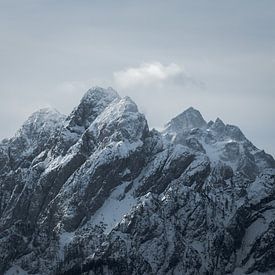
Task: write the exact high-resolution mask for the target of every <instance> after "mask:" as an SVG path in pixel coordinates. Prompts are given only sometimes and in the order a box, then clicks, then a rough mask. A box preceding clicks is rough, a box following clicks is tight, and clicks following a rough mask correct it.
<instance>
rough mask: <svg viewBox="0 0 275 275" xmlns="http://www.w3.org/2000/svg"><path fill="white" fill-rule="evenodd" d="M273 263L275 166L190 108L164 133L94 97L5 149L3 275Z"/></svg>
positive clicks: (34, 125) (26, 128)
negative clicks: (151, 128)
mask: <svg viewBox="0 0 275 275" xmlns="http://www.w3.org/2000/svg"><path fill="white" fill-rule="evenodd" d="M274 259H275V161H274V159H273V158H272V156H270V155H268V154H266V153H265V152H264V151H261V150H259V149H257V148H256V147H255V146H254V145H253V144H252V143H251V142H250V141H249V140H248V139H247V138H246V137H245V136H244V135H243V133H242V132H241V130H240V129H239V128H238V127H236V126H232V125H226V124H225V123H223V122H222V121H221V120H220V119H217V120H216V121H215V122H208V123H207V122H206V121H205V120H204V119H203V117H202V115H201V114H200V113H199V111H197V110H195V109H193V108H189V109H188V110H186V111H185V112H183V113H182V114H180V115H179V116H177V117H175V118H173V119H172V120H171V121H170V122H169V123H168V124H167V125H166V128H165V129H164V131H163V132H161V133H160V132H158V131H156V130H149V128H148V125H147V121H146V119H145V117H144V115H142V114H141V113H139V111H138V108H137V106H136V104H135V103H134V102H133V101H132V100H131V99H130V98H128V97H125V98H121V97H120V96H119V95H118V94H117V93H116V92H115V91H114V90H113V89H112V88H108V89H103V88H99V87H95V88H92V89H90V90H89V91H88V92H87V93H86V94H85V95H84V97H83V98H82V100H81V101H80V104H79V105H78V106H77V107H76V108H75V109H74V110H73V111H72V113H71V114H70V115H69V116H68V117H65V116H63V115H61V114H59V113H58V112H57V111H56V110H49V109H43V110H40V111H38V112H36V113H34V114H33V115H32V116H31V117H30V118H29V119H28V120H27V121H26V123H25V124H24V125H23V126H22V128H21V129H20V130H19V131H18V132H17V134H16V135H15V137H13V138H11V139H6V140H3V141H2V142H1V143H0V274H18V273H19V274H20V273H21V274H258V272H262V273H266V274H271V273H272V272H274V273H275V261H274ZM16 272H17V273H16ZM268 272H271V273H268Z"/></svg>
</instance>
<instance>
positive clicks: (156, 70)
mask: <svg viewBox="0 0 275 275" xmlns="http://www.w3.org/2000/svg"><path fill="white" fill-rule="evenodd" d="M114 81H115V83H116V84H117V85H118V86H119V87H121V88H131V87H136V86H150V85H158V86H162V85H163V84H164V83H171V84H181V85H182V84H195V85H197V84H199V85H202V84H201V83H200V82H197V81H195V80H194V79H193V78H192V77H190V76H188V74H187V73H186V71H185V69H184V68H183V67H181V66H179V65H178V64H175V63H171V64H169V65H167V66H165V65H163V64H161V63H160V62H153V63H143V64H141V65H140V66H139V67H131V68H127V69H125V70H122V71H118V72H114Z"/></svg>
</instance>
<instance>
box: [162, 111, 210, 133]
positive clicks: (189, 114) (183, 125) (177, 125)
mask: <svg viewBox="0 0 275 275" xmlns="http://www.w3.org/2000/svg"><path fill="white" fill-rule="evenodd" d="M206 125H207V123H206V121H205V120H204V118H203V117H202V115H201V113H200V112H199V111H198V110H196V109H195V108H193V107H189V108H188V109H186V110H185V111H184V112H182V113H181V114H179V115H178V116H176V117H175V118H173V119H172V120H171V121H170V122H169V123H168V124H167V129H169V130H172V131H178V130H183V129H192V128H204V127H205V126H206Z"/></svg>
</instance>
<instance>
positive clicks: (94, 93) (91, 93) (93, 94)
mask: <svg viewBox="0 0 275 275" xmlns="http://www.w3.org/2000/svg"><path fill="white" fill-rule="evenodd" d="M101 98H110V99H112V100H113V99H116V98H120V96H119V94H118V93H117V92H116V91H115V90H114V89H113V88H112V87H108V88H106V89H105V88H102V87H99V86H94V87H92V88H90V89H89V90H88V91H87V92H86V93H85V94H84V96H83V97H82V99H81V102H83V101H91V100H99V99H101Z"/></svg>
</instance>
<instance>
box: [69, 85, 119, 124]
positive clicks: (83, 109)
mask: <svg viewBox="0 0 275 275" xmlns="http://www.w3.org/2000/svg"><path fill="white" fill-rule="evenodd" d="M115 99H120V96H119V94H118V93H117V92H116V91H115V90H114V89H113V88H111V87H109V88H107V89H104V88H102V87H98V86H95V87H92V88H91V89H89V90H88V91H87V92H86V93H85V94H84V96H83V97H82V99H81V100H80V104H79V105H78V106H77V107H76V108H75V109H74V110H73V111H72V113H71V114H70V115H69V116H68V118H67V121H68V126H69V128H71V127H75V126H80V127H84V128H87V127H89V125H90V124H91V122H92V121H93V120H94V119H95V118H96V117H97V116H98V115H99V114H100V113H101V112H102V111H103V110H104V109H105V108H106V107H107V106H108V105H109V104H110V103H111V102H112V101H114V100H115Z"/></svg>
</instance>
